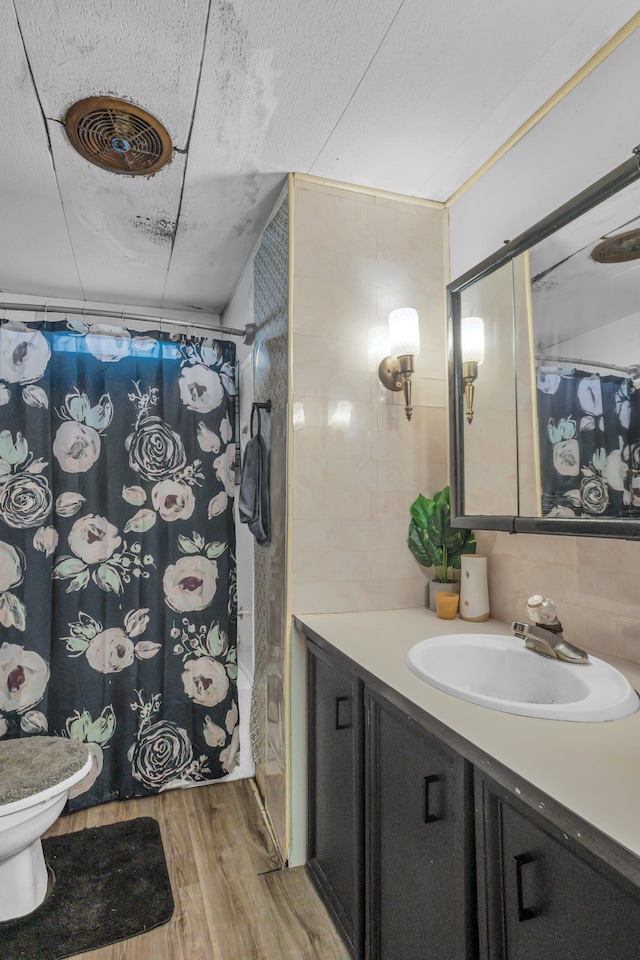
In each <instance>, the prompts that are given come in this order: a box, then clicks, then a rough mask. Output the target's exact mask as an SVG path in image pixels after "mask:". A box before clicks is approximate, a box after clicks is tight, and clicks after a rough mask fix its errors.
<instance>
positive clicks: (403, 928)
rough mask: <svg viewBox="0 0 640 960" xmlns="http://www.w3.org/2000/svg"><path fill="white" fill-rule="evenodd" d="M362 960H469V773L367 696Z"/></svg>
mask: <svg viewBox="0 0 640 960" xmlns="http://www.w3.org/2000/svg"><path fill="white" fill-rule="evenodd" d="M366 710H367V720H368V724H367V725H368V735H369V736H368V750H367V756H368V761H369V762H368V766H367V774H366V778H367V800H368V804H367V814H368V816H367V824H368V837H367V849H368V853H369V873H368V877H369V895H368V919H369V924H368V928H369V944H370V951H369V960H470V958H472V957H474V956H475V955H476V940H475V935H474V926H475V887H474V876H473V869H472V863H473V852H472V842H473V824H472V819H473V818H472V813H471V811H472V779H471V768H470V767H469V766H468V764H467V763H466V761H464V760H463V759H462V758H461V757H460V756H458V755H457V754H455V753H454V752H453V751H451V750H449V749H448V748H447V747H446V746H445V745H444V744H443V743H442V742H441V741H440V740H438V739H436V738H435V737H433V736H431V735H429V734H427V733H426V732H425V731H424V730H423V729H422V728H421V727H419V726H418V725H417V724H415V723H413V721H411V720H409V718H407V716H406V715H403V714H402V713H401V712H400V711H399V710H397V709H396V708H395V707H394V706H392V705H391V704H390V703H387V702H386V701H385V700H383V699H381V698H378V697H377V696H376V695H374V694H369V693H367V697H366Z"/></svg>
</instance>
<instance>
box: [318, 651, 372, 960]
mask: <svg viewBox="0 0 640 960" xmlns="http://www.w3.org/2000/svg"><path fill="white" fill-rule="evenodd" d="M308 678H309V679H308V685H309V824H308V828H309V841H308V856H307V863H308V868H309V871H310V873H311V875H312V877H313V879H314V881H315V884H316V886H317V887H318V889H319V891H320V893H321V894H322V895H323V897H324V899H325V901H326V902H327V903H328V905H329V906H330V908H331V910H332V913H333V915H334V918H335V919H336V920H337V922H338V925H339V927H340V928H341V933H342V934H343V936H344V937H345V939H346V941H347V943H348V945H349V947H350V948H351V951H352V953H353V955H354V956H355V957H360V956H361V955H362V950H363V932H362V927H363V922H364V918H363V913H364V911H363V898H364V892H363V888H364V866H363V859H364V853H363V846H364V844H363V816H362V808H363V775H362V763H363V758H362V734H363V723H362V715H363V707H362V684H361V682H360V681H359V680H357V679H356V678H355V677H352V676H349V675H348V674H345V673H342V672H341V671H340V670H339V669H338V668H337V667H336V666H335V664H334V663H332V662H331V660H330V659H329V658H327V657H325V656H324V655H323V654H322V652H321V651H317V650H315V649H314V648H312V647H310V648H309V657H308Z"/></svg>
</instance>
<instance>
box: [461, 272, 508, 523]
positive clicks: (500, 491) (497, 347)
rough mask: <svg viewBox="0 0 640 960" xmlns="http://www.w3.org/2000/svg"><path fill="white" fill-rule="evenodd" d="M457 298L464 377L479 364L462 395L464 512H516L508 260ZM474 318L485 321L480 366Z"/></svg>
mask: <svg viewBox="0 0 640 960" xmlns="http://www.w3.org/2000/svg"><path fill="white" fill-rule="evenodd" d="M460 297H461V300H460V317H461V345H462V363H463V377H464V375H465V373H466V372H469V373H470V374H471V373H475V372H476V371H475V370H474V369H473V368H471V370H465V367H466V366H467V365H468V364H472V363H477V364H478V365H477V377H476V378H475V380H474V383H473V387H474V389H473V393H472V395H471V400H469V393H468V391H467V394H466V397H465V401H466V403H467V407H466V411H465V420H464V468H465V477H466V478H469V481H470V482H469V483H468V484H467V483H466V481H465V512H467V513H471V514H476V513H479V514H489V515H491V514H502V513H505V512H513V513H517V512H518V477H517V431H516V394H515V359H514V358H515V341H514V308H513V305H514V294H513V265H512V263H507V264H505V265H504V266H503V267H501V268H500V269H499V270H495V271H494V272H493V273H490V274H487V276H485V277H482V279H480V280H479V281H478V282H477V283H474V284H472V285H471V286H470V287H468V288H467V289H466V290H463V291H462V293H461V295H460ZM467 318H474V321H475V322H473V323H469V322H466V321H467ZM478 320H482V321H483V328H484V344H483V346H484V351H483V352H484V359H483V362H482V364H480V363H479V362H478V359H479V357H480V352H479V350H478V340H479V336H478V331H479V324H478V322H477V321H478ZM469 334H471V336H469ZM474 348H475V349H474ZM474 357H475V358H476V359H475V360H474V359H473V358H474ZM466 386H467V385H466V384H465V387H466ZM469 402H471V404H472V405H471V411H473V417H472V418H471V419H470V418H469V416H468V414H469V412H470V408H469V405H468V404H469Z"/></svg>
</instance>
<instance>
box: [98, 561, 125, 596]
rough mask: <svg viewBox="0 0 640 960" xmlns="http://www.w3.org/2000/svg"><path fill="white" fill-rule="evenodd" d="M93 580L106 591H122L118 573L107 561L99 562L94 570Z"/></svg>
mask: <svg viewBox="0 0 640 960" xmlns="http://www.w3.org/2000/svg"><path fill="white" fill-rule="evenodd" d="M93 582H94V583H95V584H96V586H98V587H100V589H101V590H106V591H107V593H122V591H123V589H124V588H123V586H122V580H121V578H120V574H119V573H118V571H117V570H114V568H113V567H110V566H109V564H108V563H101V564H100V566H99V567H98V569H97V570H94V572H93Z"/></svg>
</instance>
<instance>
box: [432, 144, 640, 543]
mask: <svg viewBox="0 0 640 960" xmlns="http://www.w3.org/2000/svg"><path fill="white" fill-rule="evenodd" d="M448 296H449V300H448V303H449V343H450V350H449V385H450V415H451V430H450V436H451V465H452V467H451V473H452V476H451V487H452V498H451V500H452V514H453V518H454V524H455V525H456V526H462V527H471V528H474V529H496V530H510V531H512V532H523V533H525V532H530V533H556V534H558V533H560V534H573V535H582V536H605V537H626V538H633V539H640V169H639V165H638V158H637V156H636V157H633V158H631V159H630V160H628V161H627V162H625V163H624V164H622V165H621V166H620V167H618V168H617V169H616V170H614V171H613V172H612V173H611V174H609V175H608V176H606V177H604V178H603V179H602V180H600V181H598V182H597V183H596V184H594V185H593V186H592V187H591V188H589V189H588V190H585V191H584V192H583V193H581V194H580V195H578V196H577V197H574V198H573V199H572V200H570V201H569V202H568V203H567V204H565V205H564V206H563V207H560V208H559V209H558V210H556V211H555V212H554V213H553V214H551V215H550V216H548V217H546V218H545V219H544V220H542V221H540V222H539V223H538V224H536V225H535V226H534V227H533V228H532V229H531V230H528V231H527V232H526V233H523V234H521V235H520V236H519V237H517V238H516V239H515V240H512V241H511V242H510V243H508V244H506V245H505V246H504V247H503V249H501V250H500V251H498V253H496V254H495V255H494V256H492V257H490V258H488V259H487V260H485V261H484V262H483V263H481V264H479V265H478V266H477V267H476V268H474V269H473V270H470V271H469V272H468V273H466V274H465V275H464V276H463V277H461V278H459V279H458V280H456V281H454V282H453V283H452V284H450V285H449V287H448Z"/></svg>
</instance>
